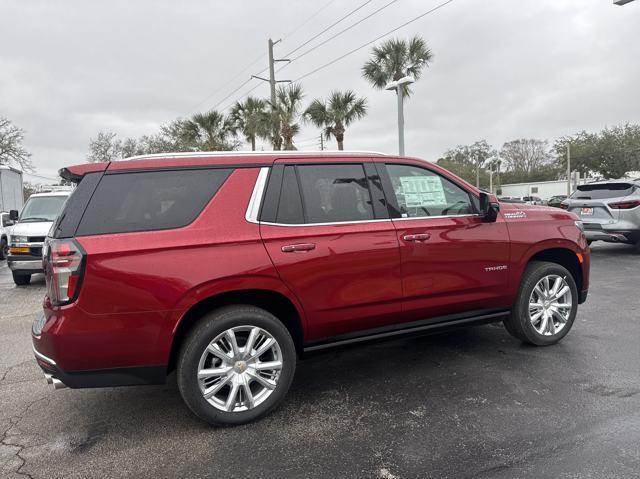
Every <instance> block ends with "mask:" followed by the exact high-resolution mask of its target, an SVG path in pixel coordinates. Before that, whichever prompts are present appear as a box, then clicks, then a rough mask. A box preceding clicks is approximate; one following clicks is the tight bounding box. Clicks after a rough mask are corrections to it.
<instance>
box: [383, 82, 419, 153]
mask: <svg viewBox="0 0 640 479" xmlns="http://www.w3.org/2000/svg"><path fill="white" fill-rule="evenodd" d="M414 81H416V80H415V79H414V78H413V77H412V76H411V75H407V76H404V77H402V78H400V79H399V80H395V81H392V82H389V83H387V86H386V87H384V88H385V90H395V92H396V95H397V98H398V153H399V154H400V156H404V92H403V91H402V87H403V85H409V84H411V83H413V82H414Z"/></svg>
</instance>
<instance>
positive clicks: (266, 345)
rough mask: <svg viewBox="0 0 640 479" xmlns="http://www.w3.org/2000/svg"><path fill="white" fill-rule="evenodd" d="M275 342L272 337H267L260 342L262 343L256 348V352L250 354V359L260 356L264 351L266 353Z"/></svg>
mask: <svg viewBox="0 0 640 479" xmlns="http://www.w3.org/2000/svg"><path fill="white" fill-rule="evenodd" d="M275 342H276V340H275V339H273V338H269V339H267V340H265V341H264V342H263V343H262V345H261V346H260V347H259V348H258V349H257V350H256V352H255V353H254V354H252V355H251V359H253V360H255V359H258V358H259V357H260V356H262V355H263V354H264V353H266V352H267V351H268V350H269V349H270V348H271V346H273V345H274V343H275Z"/></svg>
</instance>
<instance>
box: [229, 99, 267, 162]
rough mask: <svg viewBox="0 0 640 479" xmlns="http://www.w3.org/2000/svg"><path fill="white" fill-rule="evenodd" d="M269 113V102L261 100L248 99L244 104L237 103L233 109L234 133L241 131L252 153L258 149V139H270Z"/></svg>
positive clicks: (231, 114)
mask: <svg viewBox="0 0 640 479" xmlns="http://www.w3.org/2000/svg"><path fill="white" fill-rule="evenodd" d="M268 115H269V113H268V112H267V102H266V101H265V100H262V99H260V98H255V97H252V96H250V97H248V98H247V99H246V100H245V101H244V103H243V102H239V101H238V102H236V104H235V105H234V106H233V107H232V108H231V113H230V117H231V122H232V128H233V131H234V132H237V131H241V132H242V134H243V135H244V137H245V139H246V140H247V142H249V143H250V144H251V151H255V149H256V138H268V137H269V118H268Z"/></svg>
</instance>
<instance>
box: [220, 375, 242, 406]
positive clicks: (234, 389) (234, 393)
mask: <svg viewBox="0 0 640 479" xmlns="http://www.w3.org/2000/svg"><path fill="white" fill-rule="evenodd" d="M239 390H240V386H239V385H238V382H237V381H233V383H232V384H231V390H230V391H229V395H228V396H227V402H226V403H225V404H224V409H225V410H226V411H228V412H232V411H233V410H234V409H235V408H236V402H237V401H236V398H237V397H238V391H239Z"/></svg>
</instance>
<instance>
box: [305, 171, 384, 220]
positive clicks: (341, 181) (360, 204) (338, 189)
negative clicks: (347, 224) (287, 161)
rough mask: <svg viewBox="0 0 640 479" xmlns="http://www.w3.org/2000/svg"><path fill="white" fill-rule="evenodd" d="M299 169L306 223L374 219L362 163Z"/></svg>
mask: <svg viewBox="0 0 640 479" xmlns="http://www.w3.org/2000/svg"><path fill="white" fill-rule="evenodd" d="M297 168H298V175H299V177H300V186H301V189H302V197H303V201H304V208H305V220H306V223H332V222H338V221H363V220H372V219H374V216H373V207H372V205H371V195H370V193H369V185H368V182H367V178H366V176H365V173H364V168H363V167H362V165H360V164H358V165H351V164H345V165H300V166H298V167H297Z"/></svg>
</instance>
